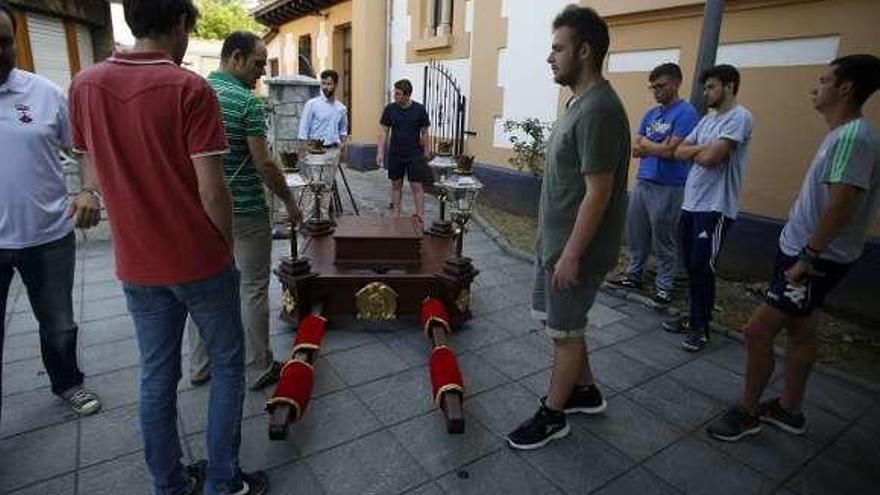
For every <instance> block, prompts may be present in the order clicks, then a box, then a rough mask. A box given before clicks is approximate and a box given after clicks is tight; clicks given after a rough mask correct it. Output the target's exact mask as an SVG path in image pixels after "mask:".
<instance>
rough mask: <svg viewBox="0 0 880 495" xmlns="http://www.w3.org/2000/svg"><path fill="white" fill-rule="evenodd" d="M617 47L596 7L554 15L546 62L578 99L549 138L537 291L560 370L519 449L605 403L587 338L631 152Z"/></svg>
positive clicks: (616, 241)
mask: <svg viewBox="0 0 880 495" xmlns="http://www.w3.org/2000/svg"><path fill="white" fill-rule="evenodd" d="M608 45H609V39H608V27H607V25H606V24H605V21H604V20H603V19H602V18H601V17H599V15H598V14H596V12H595V11H594V10H592V9H590V8H585V7H577V6H569V7H567V8H566V9H565V10H563V11H562V13H560V14H559V15H558V16H557V17H556V19H555V20H554V21H553V46H552V49H551V52H550V56H549V57H548V59H547V61H548V62H549V63H550V67H551V69H552V70H553V74H554V79H555V80H556V82H557V83H559V84H560V85H562V86H566V87H568V88H569V89H571V91H572V93H573V96H572V97H571V99H569V101H568V103H567V104H566V108H565V110H564V112H563V114H562V115H561V116H560V117H559V119H558V120H557V122H556V124H555V125H554V127H553V131H552V133H551V134H550V138H549V140H548V142H547V166H546V170H545V173H544V181H543V185H542V189H541V208H540V214H539V224H538V246H537V252H536V260H535V261H536V263H535V287H534V292H533V297H532V313H533V314H534V316H535V317H536V318H538V319H540V320H542V321H543V322H544V324H545V329H546V332H547V334H548V335H549V336H550V337H551V338H552V339H553V343H554V360H553V374H552V375H551V378H550V390H549V393H548V395H547V396H546V397H544V398H543V399H542V402H541V406H540V408H539V409H538V412H537V413H536V414H535V415H534V416H533V417H532V418H531V419H529V420H528V421H526V422H524V423H523V424H522V425H520V426H519V427H518V428H517V429H516V430H514V431H513V432H511V433H510V434H509V435H508V437H507V441H508V444H509V445H510V446H511V447H513V448H517V449H535V448H539V447H543V446H544V445H546V444H547V443H548V442H550V441H551V440H553V439H556V438H562V437H564V436H566V435H567V434H568V432H569V426H568V422H567V421H566V419H565V414H566V413H575V412H580V413H586V414H598V413H601V412H602V411H604V410H605V407H606V403H605V399H604V398H603V397H602V394H601V393H600V392H599V389H598V388H597V387H596V385H595V382H594V380H593V373H592V371H591V369H590V365H589V361H588V359H587V347H586V342H585V341H584V334H585V332H586V330H587V313H588V312H589V310H590V307H591V306H592V305H593V301H594V299H595V297H596V293H597V291H598V289H599V285H600V284H601V283H602V281H603V280H604V278H605V274H606V273H607V272H608V271H609V270H610V269H611V268H612V267H613V266H614V265H615V264H616V262H617V255H618V252H619V250H620V240H621V233H622V231H623V224H624V215H625V211H626V180H627V172H628V168H629V153H630V132H629V121H628V119H627V116H626V112H625V111H624V109H623V105H622V103H621V102H620V99H619V98H618V96H617V93H615V91H614V89H613V88H612V87H611V85H610V84H609V83H608V81H606V80H605V79H604V78H603V77H602V70H601V67H602V62H603V60H604V58H605V54H606V53H607V51H608Z"/></svg>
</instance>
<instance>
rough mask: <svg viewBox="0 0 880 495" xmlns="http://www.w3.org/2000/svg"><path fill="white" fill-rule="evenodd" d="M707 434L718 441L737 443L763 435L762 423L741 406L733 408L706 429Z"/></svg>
mask: <svg viewBox="0 0 880 495" xmlns="http://www.w3.org/2000/svg"><path fill="white" fill-rule="evenodd" d="M706 433H708V434H709V436H710V437H712V438H714V439H716V440H723V441H725V442H736V441H738V440H742V439H743V438H745V437H748V436H751V435H757V434H758V433H761V423H759V422H758V418H757V416H755V415H753V414H750V413H749V412H748V411H746V410H745V409H743V408H742V407H740V406H739V405H736V406H733V407H731V408H730V409H728V410H727V412H726V413H724V415H723V416H721V417H720V418H718V420H717V421H715V422H714V423H712V424H711V425H709V427H708V428H706Z"/></svg>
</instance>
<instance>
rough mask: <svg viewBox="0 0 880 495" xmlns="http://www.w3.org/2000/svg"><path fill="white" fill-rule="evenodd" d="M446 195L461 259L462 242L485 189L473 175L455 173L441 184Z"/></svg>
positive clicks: (457, 249) (457, 252) (457, 251)
mask: <svg viewBox="0 0 880 495" xmlns="http://www.w3.org/2000/svg"><path fill="white" fill-rule="evenodd" d="M440 188H442V189H443V190H444V192H445V195H446V204H447V205H448V207H449V213H450V215H451V217H452V221H453V223H454V224H455V230H456V235H457V240H456V247H455V249H456V254H457V255H458V256H459V257H460V256H461V252H462V240H463V238H464V233H465V231H466V229H467V224H468V222H469V221H470V219H471V215H472V214H473V209H474V204H476V201H477V197H478V196H479V195H480V190H482V189H483V183H482V182H480V181H479V180H477V178H476V177H474V176H473V175H469V174H468V175H465V174H458V173H453V174H450V175H448V176H446V177H445V178H444V180H443V181H442V182H441V183H440Z"/></svg>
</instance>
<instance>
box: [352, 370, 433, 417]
mask: <svg viewBox="0 0 880 495" xmlns="http://www.w3.org/2000/svg"><path fill="white" fill-rule="evenodd" d="M352 391H353V392H354V393H355V394H356V395H357V396H358V397H360V399H361V400H362V401H363V402H364V403H365V404H366V405H367V407H368V408H369V409H370V411H372V412H373V414H375V415H376V417H377V418H379V421H381V422H382V423H383V424H385V425H392V424H396V423H400V422H401V421H404V420H407V419H409V418H412V417H415V416H419V415H421V414H424V413H426V412H428V411H430V410H431V409H432V408H433V407H434V404H433V402H432V400H431V380H430V376H429V374H428V368H427V367H426V366H421V367H418V368H413V369H410V370H406V371H403V372H400V373H397V374H394V375H391V376H389V377H386V378H383V379H381V380H376V381H374V382H370V383H366V384H363V385H360V386H358V387H355V388H353V389H352Z"/></svg>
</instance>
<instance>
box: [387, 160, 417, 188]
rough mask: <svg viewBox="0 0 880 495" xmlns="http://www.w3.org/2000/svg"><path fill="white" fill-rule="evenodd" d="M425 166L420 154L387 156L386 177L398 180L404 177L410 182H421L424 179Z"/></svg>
mask: <svg viewBox="0 0 880 495" xmlns="http://www.w3.org/2000/svg"><path fill="white" fill-rule="evenodd" d="M425 167H426V166H425V159H424V158H423V157H421V156H414V157H409V158H407V157H389V158H388V178H389V179H391V180H400V179H403V178H404V177H406V180H408V181H410V182H418V183H421V182H422V181H424V179H425Z"/></svg>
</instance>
